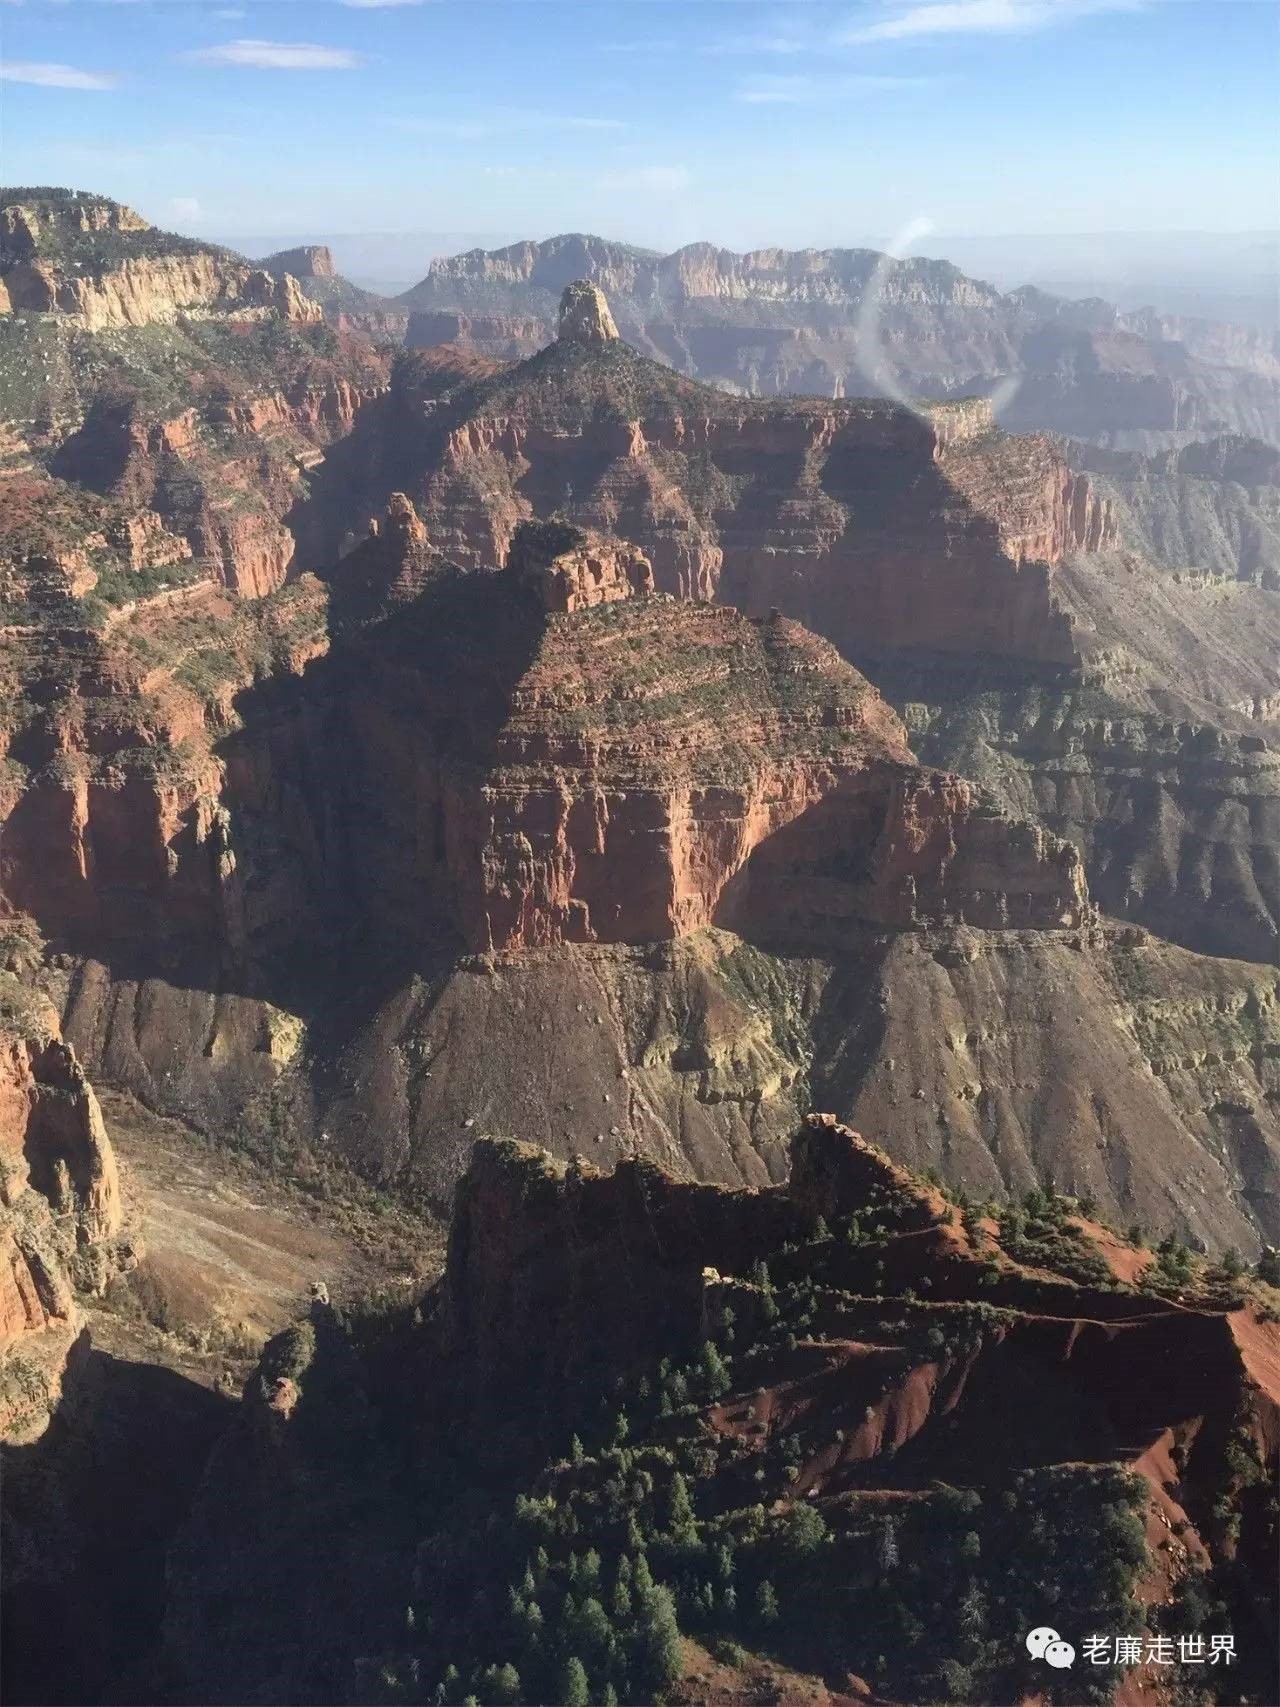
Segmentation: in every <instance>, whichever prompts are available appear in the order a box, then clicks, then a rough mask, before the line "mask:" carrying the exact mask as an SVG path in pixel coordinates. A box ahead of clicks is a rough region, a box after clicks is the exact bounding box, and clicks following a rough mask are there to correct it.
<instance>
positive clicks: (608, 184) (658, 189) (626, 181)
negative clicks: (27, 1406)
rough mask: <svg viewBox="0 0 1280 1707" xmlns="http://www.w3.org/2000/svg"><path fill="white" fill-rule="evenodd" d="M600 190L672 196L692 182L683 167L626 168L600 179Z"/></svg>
mask: <svg viewBox="0 0 1280 1707" xmlns="http://www.w3.org/2000/svg"><path fill="white" fill-rule="evenodd" d="M599 182H600V188H601V189H602V190H638V191H640V192H641V193H643V194H646V195H659V196H673V195H679V194H680V193H681V192H682V191H683V190H687V189H688V188H689V185H690V184H691V183H692V182H693V178H692V175H691V174H690V172H689V170H688V168H687V167H685V166H627V167H623V168H622V169H621V170H620V171H617V172H605V173H602V174H601V177H600V180H599Z"/></svg>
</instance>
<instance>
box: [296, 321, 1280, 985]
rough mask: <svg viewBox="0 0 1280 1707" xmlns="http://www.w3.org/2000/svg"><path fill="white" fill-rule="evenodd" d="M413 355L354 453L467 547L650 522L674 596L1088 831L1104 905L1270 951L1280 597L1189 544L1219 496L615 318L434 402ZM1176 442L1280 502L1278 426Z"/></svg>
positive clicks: (1065, 829)
mask: <svg viewBox="0 0 1280 1707" xmlns="http://www.w3.org/2000/svg"><path fill="white" fill-rule="evenodd" d="M410 371H411V370H409V369H406V370H405V371H404V373H403V374H402V375H401V376H398V379H397V386H396V392H398V393H401V395H400V397H399V400H398V401H397V403H396V412H395V414H394V416H393V417H389V420H390V419H391V418H393V419H394V421H395V429H394V432H395V437H394V449H389V448H388V449H386V450H379V449H378V448H376V447H373V446H366V447H363V448H360V449H359V458H360V461H361V465H362V466H363V467H364V468H365V469H366V470H368V471H369V472H368V478H369V480H370V482H371V483H373V484H375V485H376V483H377V481H378V480H379V479H382V480H386V479H387V478H388V477H389V476H390V474H391V473H392V472H393V473H394V478H395V481H396V483H397V485H399V486H401V487H402V488H403V489H404V490H405V491H407V492H409V493H410V494H411V495H413V496H414V499H415V502H416V503H417V504H418V506H419V508H420V509H421V511H422V513H423V516H424V518H425V519H426V522H427V525H428V528H429V530H430V532H431V535H432V538H433V539H434V540H435V541H436V542H437V543H438V544H439V545H440V547H441V549H442V550H443V551H445V553H446V554H447V555H449V556H450V557H452V558H454V559H455V560H457V561H460V562H463V563H469V564H472V563H473V564H479V563H482V562H494V561H500V560H502V559H503V557H504V555H505V553H506V552H507V551H508V550H509V542H510V539H511V536H512V533H513V530H514V528H515V527H516V526H517V525H518V524H519V521H520V519H521V518H523V517H528V516H530V515H533V516H546V515H550V514H557V515H560V514H564V515H567V516H569V517H570V518H572V519H573V520H575V521H577V522H579V523H581V524H582V525H585V526H591V527H596V528H607V529H609V530H611V531H613V532H614V533H617V534H621V535H622V536H623V537H624V538H626V539H628V540H630V541H632V542H633V543H634V544H635V545H636V546H637V547H638V548H639V549H640V550H641V551H643V553H644V555H645V556H646V557H647V558H648V559H649V560H650V562H651V563H652V565H653V568H654V574H655V580H656V584H657V586H658V587H659V588H660V589H663V590H666V591H669V592H672V593H675V594H676V595H677V596H680V597H685V598H689V597H693V598H700V599H706V598H716V599H718V600H721V601H723V602H726V603H730V604H733V605H735V606H737V607H738V608H739V609H741V610H744V611H746V612H748V613H749V614H751V615H764V614H766V613H767V612H768V611H770V610H771V609H777V610H780V611H782V612H783V613H784V614H785V615H787V616H790V617H794V618H795V619H797V620H799V621H801V622H803V623H804V624H805V625H806V626H807V627H809V628H811V629H813V630H815V631H816V632H818V633H821V634H823V635H824V636H826V637H827V638H829V639H831V640H833V641H834V642H835V643H836V645H837V646H839V648H840V650H841V651H842V652H843V653H844V655H845V656H846V657H848V658H850V659H852V660H853V661H854V662H855V663H857V664H859V665H860V666H861V667H862V668H864V669H866V670H868V671H869V672H870V673H871V674H872V676H873V678H874V679H875V680H876V681H877V683H879V684H880V685H881V686H882V687H883V688H884V690H885V692H886V693H887V694H888V695H889V697H891V698H892V699H893V701H894V703H895V704H897V705H898V706H899V707H900V708H901V709H902V710H903V712H904V713H905V714H906V715H907V717H908V718H909V719H910V720H911V723H912V726H913V727H914V728H918V729H919V730H920V731H921V738H922V739H923V740H924V741H925V750H926V752H927V753H928V755H929V757H930V758H932V759H936V760H938V761H939V762H941V763H945V764H946V765H947V766H948V767H949V768H951V769H954V770H956V771H958V772H960V773H961V774H965V775H970V776H973V777H974V778H975V779H977V780H979V781H982V782H984V783H991V784H993V785H994V786H996V787H997V788H998V789H999V790H1000V792H1001V797H1002V799H1003V801H1004V804H1005V806H1006V808H1007V809H1008V810H1010V811H1014V812H1017V813H1019V814H1035V815H1038V816H1039V817H1041V819H1042V821H1043V822H1044V823H1045V825H1046V827H1047V828H1049V829H1051V830H1052V831H1053V832H1054V833H1055V834H1060V835H1066V836H1069V837H1071V838H1073V839H1074V840H1075V841H1076V842H1077V845H1078V846H1079V847H1080V848H1081V850H1082V851H1083V852H1084V854H1085V856H1086V858H1087V859H1090V860H1094V861H1096V864H1097V886H1098V893H1099V896H1100V898H1101V899H1102V900H1103V903H1104V905H1105V906H1106V907H1107V908H1108V909H1109V910H1112V911H1115V912H1118V913H1121V914H1122V915H1124V916H1127V917H1129V918H1132V919H1134V920H1136V921H1138V922H1140V923H1142V924H1144V925H1147V926H1149V927H1150V928H1154V929H1156V930H1159V931H1161V932H1165V933H1170V934H1172V935H1173V936H1174V937H1175V938H1176V940H1179V941H1181V942H1184V943H1186V944H1188V945H1190V946H1193V947H1196V948H1198V949H1202V950H1205V951H1208V952H1223V953H1229V954H1233V955H1241V956H1245V957H1248V958H1254V959H1261V960H1264V961H1265V960H1266V959H1267V958H1268V957H1269V955H1271V954H1272V953H1273V952H1274V946H1273V945H1274V941H1275V932H1276V929H1277V920H1278V919H1280V895H1277V893H1276V888H1275V872H1274V859H1273V850H1274V848H1275V846H1276V829H1275V826H1274V824H1273V822H1272V819H1273V816H1274V814H1273V812H1272V795H1273V794H1274V792H1275V789H1274V779H1273V778H1272V776H1271V771H1272V769H1274V765H1273V763H1272V758H1271V756H1270V752H1269V748H1270V740H1271V738H1270V735H1269V733H1268V731H1269V729H1270V728H1271V727H1272V726H1273V725H1274V723H1275V717H1276V706H1277V700H1276V691H1277V681H1276V673H1275V656H1276V650H1277V642H1278V640H1280V607H1278V606H1277V604H1276V600H1275V597H1274V594H1273V593H1272V592H1271V590H1270V589H1269V588H1268V587H1267V586H1265V585H1259V584H1258V579H1257V578H1255V577H1254V576H1252V575H1251V576H1250V577H1249V579H1251V580H1253V581H1254V585H1253V586H1248V585H1241V586H1239V587H1237V588H1231V587H1223V586H1222V585H1221V584H1220V583H1219V582H1218V581H1217V580H1216V579H1215V578H1213V577H1210V578H1209V579H1208V580H1206V579H1205V578H1204V577H1203V576H1202V575H1200V574H1199V572H1195V573H1192V572H1190V570H1191V566H1190V564H1184V560H1183V558H1182V557H1180V556H1179V555H1178V553H1179V552H1180V551H1183V550H1184V549H1185V550H1190V549H1192V547H1193V545H1198V544H1199V543H1200V542H1202V541H1203V542H1206V543H1207V542H1208V540H1209V537H1210V535H1211V534H1212V532H1213V530H1214V528H1216V526H1217V524H1216V523H1213V522H1211V520H1210V519H1209V517H1210V515H1212V514H1213V513H1214V511H1213V506H1214V505H1216V504H1218V502H1219V501H1220V500H1219V498H1218V497H1217V496H1214V497H1212V498H1210V497H1208V496H1204V497H1203V502H1204V503H1205V504H1208V505H1209V506H1210V510H1209V512H1208V513H1207V514H1206V516H1205V517H1202V518H1201V521H1200V522H1197V523H1196V524H1194V526H1193V527H1192V531H1191V532H1189V533H1186V532H1180V531H1179V530H1178V529H1177V528H1176V527H1166V528H1163V529H1160V530H1157V529H1156V528H1155V526H1154V519H1153V517H1152V515H1151V514H1150V505H1147V507H1146V508H1147V520H1146V521H1142V520H1141V514H1142V512H1143V501H1142V500H1141V499H1139V498H1135V497H1134V495H1133V492H1132V491H1131V490H1130V489H1128V488H1126V489H1124V490H1122V489H1121V487H1120V486H1119V484H1118V483H1117V478H1116V477H1115V476H1114V475H1112V474H1109V473H1108V472H1107V471H1106V470H1107V468H1109V466H1110V463H1109V458H1111V457H1115V456H1119V453H1103V452H1094V453H1091V454H1088V455H1087V457H1086V458H1085V460H1087V461H1088V462H1089V463H1090V466H1089V467H1087V468H1086V467H1083V466H1082V467H1079V468H1078V470H1077V471H1076V472H1072V471H1071V469H1070V468H1069V467H1068V465H1067V463H1066V462H1065V460H1064V459H1063V457H1062V455H1061V454H1060V452H1059V451H1058V450H1057V449H1056V448H1055V447H1054V446H1053V445H1051V444H1050V443H1049V442H1048V441H1047V440H1045V439H1043V438H1039V437H1032V438H1023V439H1019V438H1009V437H1007V436H1005V435H1003V434H1000V433H998V432H996V431H995V430H994V428H993V425H992V420H991V414H990V410H989V406H988V405H986V404H984V403H982V402H981V401H969V402H966V403H955V404H944V405H937V406H933V407H931V408H929V409H927V410H924V411H922V412H921V413H920V414H917V415H913V414H911V413H909V412H907V411H905V410H898V409H894V408H892V407H891V406H889V405H875V404H867V403H857V402H847V403H838V404H832V405H825V404H817V403H814V402H805V403H796V404H791V405H787V406H785V407H783V406H779V405H775V404H762V403H745V402H741V401H735V400H731V399H726V398H725V397H724V396H723V395H720V394H716V393H713V392H711V391H708V390H706V389H704V388H700V387H693V386H690V385H689V384H687V383H685V382H682V381H681V380H679V379H678V378H676V377H674V376H672V375H670V374H668V373H664V372H663V370H662V369H660V368H659V367H657V366H656V364H651V363H647V362H645V361H644V360H643V359H642V358H639V357H637V356H636V355H635V353H634V352H631V351H629V350H627V349H626V348H625V346H623V345H621V344H620V343H616V342H613V341H611V340H606V341H605V343H604V345H603V347H599V346H597V347H594V348H585V347H583V346H582V345H581V344H577V343H575V342H574V341H573V339H572V338H566V339H564V340H562V341H559V342H557V344H556V345H555V346H553V347H552V348H550V349H548V350H547V351H545V352H544V353H542V354H540V355H538V356H536V357H534V358H533V359H532V360H530V361H528V362H525V363H524V364H522V365H521V366H520V367H519V368H516V369H514V370H511V371H509V372H507V373H505V374H498V375H491V376H486V377H482V378H481V379H480V380H479V381H478V382H477V383H473V384H471V385H468V384H467V383H466V378H465V374H463V375H461V376H460V383H459V382H455V384H454V385H453V387H452V388H451V389H449V390H446V391H445V393H444V394H443V395H437V396H436V397H434V398H433V399H432V400H431V402H430V405H429V407H425V406H424V405H422V404H419V403H417V402H416V401H413V400H411V396H410V386H409V381H408V373H409V372H410ZM395 395H396V393H393V397H394V396H395ZM388 430H389V429H388ZM358 439H359V435H356V440H357V441H358ZM384 444H385V441H384ZM352 448H353V450H355V449H357V444H356V441H353V447H352ZM1170 454H1171V455H1174V454H1175V453H1170ZM1177 454H1178V456H1179V461H1180V465H1183V464H1185V470H1186V472H1185V473H1184V474H1183V475H1181V476H1179V477H1178V478H1180V479H1182V480H1184V481H1187V482H1192V481H1198V482H1200V485H1201V489H1202V494H1203V493H1207V491H1208V483H1209V482H1210V481H1213V482H1214V483H1215V484H1214V487H1213V490H1214V493H1215V494H1221V495H1222V497H1221V502H1222V503H1225V504H1227V506H1228V508H1230V504H1231V501H1230V500H1229V499H1228V498H1227V497H1226V496H1225V495H1226V494H1227V493H1228V492H1229V491H1230V482H1231V471H1233V470H1234V472H1235V474H1236V475H1238V476H1244V477H1247V478H1248V479H1250V480H1251V481H1253V482H1254V485H1253V487H1252V488H1251V489H1252V490H1253V491H1255V492H1257V493H1258V494H1260V495H1261V496H1259V497H1258V498H1257V499H1256V500H1249V501H1248V503H1249V504H1250V505H1251V506H1252V511H1253V514H1254V515H1255V516H1256V517H1258V518H1261V517H1262V515H1263V514H1264V513H1265V503H1266V500H1265V492H1266V491H1267V490H1269V488H1267V487H1266V486H1265V476H1266V474H1267V468H1268V466H1269V465H1268V464H1267V460H1266V455H1265V447H1259V451H1258V453H1257V454H1255V455H1254V456H1252V457H1250V456H1249V455H1248V454H1247V452H1246V451H1245V450H1244V449H1243V448H1241V449H1239V450H1237V451H1236V452H1234V453H1232V454H1228V451H1227V449H1226V448H1225V447H1224V448H1222V449H1221V450H1220V452H1219V453H1215V452H1214V451H1213V450H1212V448H1211V447H1206V448H1203V449H1198V448H1196V447H1191V448H1188V449H1187V450H1185V451H1184V452H1182V453H1177ZM1121 460H1122V461H1123V458H1121ZM1193 469H1194V470H1195V471H1196V472H1195V473H1194V474H1193V472H1192V470H1193ZM1126 478H1128V477H1127V476H1126ZM1121 519H1123V521H1124V526H1125V535H1124V538H1123V539H1122V538H1121V535H1120V522H1121ZM1243 527H1244V522H1243V519H1242V518H1240V519H1239V526H1238V527H1237V529H1236V531H1237V534H1240V535H1241V537H1243V535H1242V531H1241V530H1242V529H1243ZM1157 531H1159V539H1158V540H1157V539H1156V538H1154V537H1153V535H1154V534H1155V533H1156V532H1157ZM1251 537H1256V534H1255V536H1251ZM1219 543H1220V545H1221V548H1222V549H1224V550H1230V547H1229V545H1228V543H1227V541H1226V540H1222V539H1221V538H1219ZM312 549H315V547H314V544H313V546H312ZM1157 549H1158V551H1159V553H1160V555H1158V556H1156V555H1153V552H1155V551H1156V550H1157ZM1219 555H1221V550H1220V551H1219ZM1237 560H1238V557H1237ZM1255 561H1256V559H1255ZM943 663H945V667H942V668H939V667H938V666H939V664H943ZM1206 790H1207V792H1206Z"/></svg>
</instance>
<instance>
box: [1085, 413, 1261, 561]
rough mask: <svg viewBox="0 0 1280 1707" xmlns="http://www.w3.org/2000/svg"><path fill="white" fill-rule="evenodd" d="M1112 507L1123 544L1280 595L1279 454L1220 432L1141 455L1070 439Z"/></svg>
mask: <svg viewBox="0 0 1280 1707" xmlns="http://www.w3.org/2000/svg"><path fill="white" fill-rule="evenodd" d="M1066 452H1067V455H1068V457H1069V458H1070V460H1071V464H1072V466H1073V467H1074V468H1080V469H1087V470H1088V471H1089V473H1090V475H1091V477H1092V479H1093V482H1094V484H1095V485H1096V486H1099V487H1100V488H1101V489H1102V490H1103V491H1104V492H1106V493H1107V494H1108V496H1109V497H1110V499H1111V502H1112V504H1113V506H1114V508H1115V510H1116V512H1117V533H1118V535H1119V537H1120V539H1121V540H1122V541H1123V543H1124V545H1125V546H1127V547H1128V548H1129V549H1130V550H1132V551H1136V552H1137V553H1138V554H1139V555H1140V556H1141V557H1143V558H1144V559H1146V560H1147V561H1149V562H1152V563H1163V564H1167V565H1168V566H1169V567H1171V568H1175V569H1177V570H1179V571H1180V572H1181V573H1183V574H1185V575H1187V576H1194V577H1203V578H1204V579H1206V580H1210V579H1213V578H1215V577H1218V576H1223V575H1225V576H1229V577H1230V578H1231V579H1233V580H1240V581H1252V582H1255V583H1256V584H1257V585H1259V586H1261V587H1264V588H1266V589H1267V590H1268V591H1270V592H1280V451H1277V450H1276V449H1275V447H1274V446H1272V445H1268V444H1264V443H1262V441H1261V440H1258V439H1246V438H1238V437H1226V436H1223V437H1219V438H1215V439H1212V440H1210V441H1209V442H1207V443H1201V444H1192V445H1187V446H1186V447H1185V448H1184V449H1182V450H1179V451H1166V452H1163V453H1161V454H1160V455H1157V456H1141V455H1139V454H1138V453H1136V452H1133V451H1107V450H1101V449H1099V448H1098V447H1096V446H1092V445H1084V444H1079V443H1073V444H1069V445H1068V446H1067V447H1066Z"/></svg>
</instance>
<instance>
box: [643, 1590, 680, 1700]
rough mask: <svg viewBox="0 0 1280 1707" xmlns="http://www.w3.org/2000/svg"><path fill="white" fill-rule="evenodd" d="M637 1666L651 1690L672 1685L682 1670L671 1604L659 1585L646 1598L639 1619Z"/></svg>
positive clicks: (668, 1594)
mask: <svg viewBox="0 0 1280 1707" xmlns="http://www.w3.org/2000/svg"><path fill="white" fill-rule="evenodd" d="M640 1663H641V1670H642V1672H643V1674H644V1680H645V1682H646V1683H648V1684H649V1686H650V1687H651V1688H652V1689H654V1690H659V1689H665V1688H666V1686H667V1685H668V1684H669V1683H672V1682H674V1680H675V1679H676V1678H677V1677H679V1675H680V1672H681V1669H682V1667H683V1663H684V1662H683V1655H682V1653H681V1647H680V1625H679V1623H678V1622H677V1620H676V1608H675V1602H674V1601H673V1600H672V1598H671V1591H670V1589H668V1588H665V1587H663V1586H662V1585H658V1586H657V1587H655V1588H654V1589H653V1591H652V1593H651V1595H650V1596H649V1597H648V1600H647V1603H646V1608H645V1612H644V1616H643V1619H642V1620H641V1624H640Z"/></svg>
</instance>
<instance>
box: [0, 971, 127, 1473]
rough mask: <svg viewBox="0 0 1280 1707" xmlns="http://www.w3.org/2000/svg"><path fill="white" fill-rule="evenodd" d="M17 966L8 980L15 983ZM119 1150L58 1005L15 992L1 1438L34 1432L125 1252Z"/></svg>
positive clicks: (4, 1171) (6, 1055) (3, 1110)
mask: <svg viewBox="0 0 1280 1707" xmlns="http://www.w3.org/2000/svg"><path fill="white" fill-rule="evenodd" d="M13 982H14V981H13V979H12V978H11V976H10V975H9V974H7V973H0V983H2V984H5V985H12V984H13ZM121 1219H122V1207H121V1198H120V1182H119V1177H118V1174H117V1170H116V1162H115V1155H114V1153H113V1151H112V1148H111V1143H110V1140H109V1139H108V1137H107V1133H106V1128H105V1126H104V1125H103V1121H102V1112H101V1110H100V1108H99V1107H98V1099H97V1097H96V1096H95V1095H94V1092H93V1088H92V1086H91V1085H90V1084H89V1082H88V1080H87V1079H86V1078H85V1075H84V1072H83V1070H82V1069H81V1067H80V1064H79V1062H78V1061H77V1060H76V1057H75V1054H74V1052H73V1051H72V1050H71V1049H70V1047H69V1046H68V1045H67V1044H65V1043H64V1042H62V1041H61V1039H60V1037H59V1035H58V1026H57V1019H56V1016H55V1014H54V1013H53V1011H52V1009H48V1008H46V1007H44V1006H42V1004H41V1003H40V1002H39V1001H38V1000H34V999H32V1000H26V1001H24V1002H22V1005H21V1007H20V1008H19V1009H17V1010H15V1007H14V1004H13V1001H12V1000H10V1001H7V1003H6V1021H5V1024H4V1027H3V1028H2V1029H0V1438H2V1439H4V1440H9V1441H29V1440H32V1439H34V1438H36V1436H38V1435H39V1434H40V1433H41V1432H42V1431H43V1429H44V1427H45V1426H46V1424H47V1422H48V1419H49V1415H50V1413H51V1411H52V1409H53V1408H54V1406H55V1405H56V1403H57V1398H58V1393H59V1387H60V1380H61V1374H62V1367H63V1364H64V1362H65V1359H66V1356H67V1353H68V1351H69V1349H70V1346H71V1343H72V1341H73V1340H74V1339H75V1337H76V1335H77V1334H78V1333H79V1331H80V1326H81V1321H80V1311H79V1306H78V1305H77V1302H76V1292H77V1290H78V1289H80V1288H89V1289H93V1290H99V1289H100V1288H101V1286H102V1285H103V1284H104V1282H105V1279H106V1276H107V1274H108V1273H109V1272H110V1270H111V1268H112V1266H113V1264H114V1263H115V1262H116V1261H118V1260H119V1253H112V1251H111V1242H112V1240H113V1239H114V1238H115V1236H116V1235H117V1234H118V1233H119V1231H120V1226H121Z"/></svg>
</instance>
